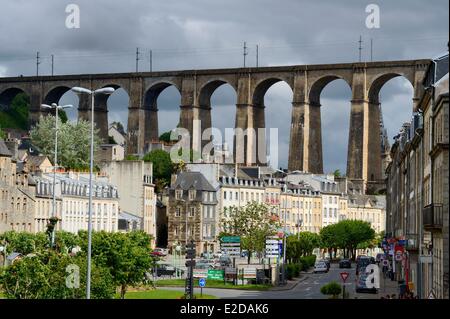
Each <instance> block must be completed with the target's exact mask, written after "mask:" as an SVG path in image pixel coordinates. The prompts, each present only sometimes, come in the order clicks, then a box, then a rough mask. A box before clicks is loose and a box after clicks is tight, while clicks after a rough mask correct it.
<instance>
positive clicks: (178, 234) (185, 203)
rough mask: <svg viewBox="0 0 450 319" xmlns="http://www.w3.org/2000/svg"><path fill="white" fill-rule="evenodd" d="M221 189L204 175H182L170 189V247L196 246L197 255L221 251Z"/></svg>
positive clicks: (180, 174)
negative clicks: (219, 203)
mask: <svg viewBox="0 0 450 319" xmlns="http://www.w3.org/2000/svg"><path fill="white" fill-rule="evenodd" d="M217 205H218V200H217V189H216V188H214V187H213V186H212V185H211V184H210V183H209V182H208V180H207V179H206V178H205V177H204V176H203V175H202V174H201V173H200V172H180V173H178V175H177V176H176V179H175V180H173V183H172V184H171V187H170V189H169V202H168V205H167V209H168V211H167V218H168V246H169V247H173V246H175V245H176V244H182V245H186V243H189V242H190V241H191V240H193V241H194V242H195V245H196V249H197V252H198V253H200V252H213V251H216V250H218V249H219V245H218V241H217V235H218V234H219V231H220V228H219V212H218V209H217Z"/></svg>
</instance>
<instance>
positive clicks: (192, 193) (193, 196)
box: [189, 189, 197, 200]
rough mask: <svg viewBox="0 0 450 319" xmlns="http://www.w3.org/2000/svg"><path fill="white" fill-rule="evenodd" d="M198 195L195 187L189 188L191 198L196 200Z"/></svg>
mask: <svg viewBox="0 0 450 319" xmlns="http://www.w3.org/2000/svg"><path fill="white" fill-rule="evenodd" d="M196 195H197V192H196V191H195V189H191V190H189V200H194V199H195V196H196Z"/></svg>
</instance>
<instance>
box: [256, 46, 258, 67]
mask: <svg viewBox="0 0 450 319" xmlns="http://www.w3.org/2000/svg"><path fill="white" fill-rule="evenodd" d="M258 60H259V46H258V45H256V67H258V64H259V61H258Z"/></svg>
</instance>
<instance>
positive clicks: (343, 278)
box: [341, 272, 350, 282]
mask: <svg viewBox="0 0 450 319" xmlns="http://www.w3.org/2000/svg"><path fill="white" fill-rule="evenodd" d="M349 275H350V274H349V273H348V272H341V278H342V281H343V282H345V281H346V280H347V278H348V276H349Z"/></svg>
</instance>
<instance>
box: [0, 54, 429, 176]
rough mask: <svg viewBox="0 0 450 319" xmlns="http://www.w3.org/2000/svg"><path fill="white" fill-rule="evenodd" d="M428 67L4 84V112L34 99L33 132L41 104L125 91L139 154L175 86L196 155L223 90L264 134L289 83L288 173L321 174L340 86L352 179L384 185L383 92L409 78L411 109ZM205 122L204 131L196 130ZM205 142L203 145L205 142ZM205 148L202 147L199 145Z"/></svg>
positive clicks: (133, 148)
mask: <svg viewBox="0 0 450 319" xmlns="http://www.w3.org/2000/svg"><path fill="white" fill-rule="evenodd" d="M429 63H430V60H409V61H383V62H361V63H344V64H323V65H295V66H280V67H259V68H234V69H211V70H186V71H167V72H139V73H136V72H133V73H114V74H81V75H58V76H33V77H8V78H0V107H8V106H9V105H10V104H11V101H12V99H13V98H14V97H15V96H16V95H17V94H18V93H20V92H24V93H25V94H27V95H28V96H29V97H30V125H33V124H34V123H36V121H37V120H38V119H39V117H40V116H41V114H43V113H45V111H44V110H42V108H41V107H40V105H41V104H42V103H46V104H51V103H54V102H56V103H57V102H58V101H59V99H60V98H61V96H62V95H63V94H64V93H65V92H67V91H68V90H69V89H70V88H71V87H74V86H81V87H86V88H90V89H98V88H102V87H106V86H112V87H114V88H119V87H120V88H123V89H124V90H125V91H126V92H127V93H128V96H129V105H128V130H127V137H128V143H127V151H128V153H140V152H142V151H143V150H144V148H145V145H146V143H148V142H149V141H151V140H153V139H157V138H158V114H157V112H158V106H157V99H158V96H159V94H160V93H161V92H162V91H163V90H164V89H165V88H167V87H169V86H174V87H176V88H177V89H178V90H179V92H180V94H181V101H180V122H179V123H180V126H181V127H183V128H186V129H187V130H189V132H190V133H191V137H192V141H191V145H192V147H193V149H199V142H198V141H199V136H201V135H200V134H201V132H202V130H204V129H205V128H208V127H210V126H211V101H210V98H211V95H212V94H213V92H214V90H216V89H217V88H218V87H219V86H221V85H222V84H225V83H228V84H229V85H231V86H232V87H233V88H234V89H235V91H236V95H237V101H236V120H235V127H236V128H242V129H244V130H245V129H247V128H254V129H257V128H264V127H265V115H264V114H265V112H264V108H265V107H264V95H265V93H266V91H267V90H268V89H269V88H270V86H271V85H273V84H274V83H276V82H278V81H285V82H286V83H287V84H288V85H289V86H290V87H291V89H292V91H293V101H292V115H291V127H290V148H289V160H288V163H289V164H288V168H289V169H290V170H301V171H308V172H311V173H323V160H322V136H321V111H320V94H321V91H322V90H323V88H324V87H325V86H326V85H327V84H328V83H330V82H332V81H334V80H336V79H343V80H344V81H345V82H346V83H347V84H348V85H349V87H350V88H351V91H352V99H351V101H350V103H351V112H350V129H349V139H348V156H347V176H348V177H349V178H351V179H354V180H360V181H364V182H375V181H380V180H381V179H382V168H381V147H380V145H381V141H380V122H379V121H380V113H379V112H380V111H379V110H380V108H379V106H380V101H379V92H380V89H381V88H382V86H383V85H384V84H385V83H386V82H387V81H389V80H390V79H392V78H394V77H397V76H403V77H404V78H406V79H407V80H408V81H409V82H410V83H411V85H412V86H413V88H414V96H413V103H412V105H413V108H416V104H417V102H418V98H419V96H420V95H421V93H422V90H423V87H422V84H421V81H422V78H423V76H424V73H425V71H426V69H427V67H428V65H429ZM107 99H108V96H101V95H98V96H96V98H95V108H94V109H95V115H94V119H95V122H96V125H97V127H98V128H99V130H100V135H101V137H103V138H105V137H107V134H108V132H107V131H108V116H107V112H108V109H107ZM89 110H90V101H89V97H88V96H80V100H79V105H78V117H79V118H83V119H86V120H89V119H90V115H89V114H90V113H89ZM195 120H201V127H197V126H196V125H193V123H194V121H195ZM200 143H201V142H200ZM253 143H256V144H258V141H256V142H255V140H254V139H250V138H248V139H247V140H246V143H245V149H244V152H245V163H246V164H247V165H251V164H254V163H255V161H254V158H255V157H256V156H254V154H253V153H254V151H255V148H256V146H255V145H253ZM200 146H201V144H200Z"/></svg>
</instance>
